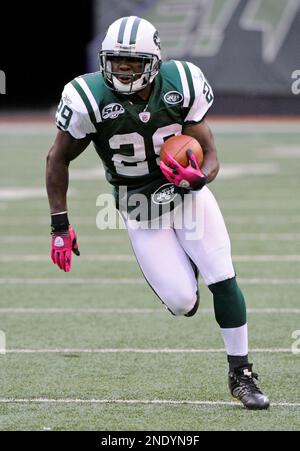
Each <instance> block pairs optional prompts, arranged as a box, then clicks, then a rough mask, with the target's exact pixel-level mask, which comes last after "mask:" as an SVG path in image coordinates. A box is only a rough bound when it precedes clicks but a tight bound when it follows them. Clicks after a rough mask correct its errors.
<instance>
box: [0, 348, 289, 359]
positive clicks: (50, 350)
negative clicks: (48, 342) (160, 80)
mask: <svg viewBox="0 0 300 451" xmlns="http://www.w3.org/2000/svg"><path fill="white" fill-rule="evenodd" d="M5 352H6V354H220V353H225V352H226V351H225V349H215V348H212V349H196V348H190V349H187V348H161V349H159V348H155V349H141V348H100V349H97V348H86V349H85V348H48V349H47V348H45V349H6V351H5ZM249 352H251V353H260V354H261V353H263V354H266V353H270V354H292V349H291V348H257V349H250V350H249ZM0 358H1V357H0Z"/></svg>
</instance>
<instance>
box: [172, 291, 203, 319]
mask: <svg viewBox="0 0 300 451" xmlns="http://www.w3.org/2000/svg"><path fill="white" fill-rule="evenodd" d="M167 306H168V310H169V311H170V312H171V313H172V314H173V315H174V316H188V317H189V316H193V315H194V314H195V313H196V311H197V309H198V306H199V298H198V296H197V295H195V293H193V294H191V295H190V296H187V295H185V296H180V297H178V296H176V298H175V296H174V297H173V299H172V302H168V303H167Z"/></svg>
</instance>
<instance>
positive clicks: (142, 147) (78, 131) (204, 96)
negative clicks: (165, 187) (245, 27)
mask: <svg viewBox="0 0 300 451" xmlns="http://www.w3.org/2000/svg"><path fill="white" fill-rule="evenodd" d="M153 83H154V86H153V89H152V92H151V95H150V98H149V100H148V101H143V100H142V99H141V98H139V97H138V96H137V95H136V94H133V95H122V94H119V93H117V92H115V91H112V90H110V89H109V88H108V87H107V86H106V85H105V83H104V79H103V77H102V75H101V74H100V72H95V73H90V74H85V75H82V76H80V77H77V78H75V79H74V80H72V81H71V82H70V83H68V84H67V85H66V86H65V88H64V91H63V94H62V99H61V102H60V104H59V106H58V110H57V115H56V124H57V127H58V128H59V129H61V130H64V131H67V132H69V133H70V134H71V135H72V136H73V137H74V138H76V139H82V138H85V137H87V136H89V137H91V139H92V142H93V144H94V146H95V149H96V151H97V153H98V155H99V156H100V158H101V160H102V162H103V165H104V168H105V171H106V178H107V180H108V181H109V182H110V183H111V184H113V185H114V186H116V187H118V186H121V185H123V186H128V187H138V186H143V185H147V184H148V183H149V182H151V181H152V180H155V179H156V178H157V177H159V176H160V175H161V171H160V169H159V153H160V148H161V146H162V144H163V143H164V141H165V140H166V139H168V138H170V137H171V136H174V135H179V134H181V133H182V128H183V127H184V126H188V125H193V124H196V123H198V122H201V120H202V119H203V117H204V116H205V114H206V113H207V111H208V109H209V108H210V107H211V105H212V103H213V94H212V89H211V87H210V85H209V84H208V82H207V81H206V79H205V77H204V75H203V73H202V72H201V70H200V69H199V68H198V67H197V66H195V65H194V64H192V63H188V62H181V61H168V62H164V63H163V64H162V66H161V69H160V72H159V73H158V75H157V76H156V78H155V80H154V82H153Z"/></svg>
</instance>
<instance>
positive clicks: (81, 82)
mask: <svg viewBox="0 0 300 451" xmlns="http://www.w3.org/2000/svg"><path fill="white" fill-rule="evenodd" d="M75 80H76V81H77V83H78V84H79V85H80V86H81V87H82V89H83V90H84V92H85V94H86V95H87V98H88V99H89V101H90V103H91V105H92V107H93V110H94V113H95V117H96V120H97V122H102V119H101V114H100V110H99V107H98V105H97V102H96V100H95V97H94V96H93V94H92V92H91V90H90V88H89V87H88V85H87V83H86V82H85V80H84V79H83V78H82V77H77V78H75Z"/></svg>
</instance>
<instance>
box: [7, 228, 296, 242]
mask: <svg viewBox="0 0 300 451" xmlns="http://www.w3.org/2000/svg"><path fill="white" fill-rule="evenodd" d="M230 236H231V239H232V241H300V233H231V234H230ZM47 240H48V237H46V236H44V235H42V236H38V235H10V234H9V235H8V234H7V235H5V234H2V236H0V244H41V243H43V244H45V243H47V242H48V241H47ZM126 242H129V240H128V237H127V233H126V232H125V231H124V232H122V233H120V231H116V230H112V231H111V232H110V234H109V235H108V236H107V231H106V232H103V233H102V232H101V231H99V233H98V234H97V235H93V236H86V235H85V236H84V235H81V236H80V243H83V244H98V243H99V244H102V243H126Z"/></svg>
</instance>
